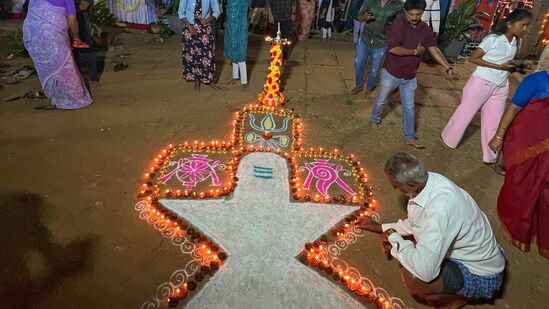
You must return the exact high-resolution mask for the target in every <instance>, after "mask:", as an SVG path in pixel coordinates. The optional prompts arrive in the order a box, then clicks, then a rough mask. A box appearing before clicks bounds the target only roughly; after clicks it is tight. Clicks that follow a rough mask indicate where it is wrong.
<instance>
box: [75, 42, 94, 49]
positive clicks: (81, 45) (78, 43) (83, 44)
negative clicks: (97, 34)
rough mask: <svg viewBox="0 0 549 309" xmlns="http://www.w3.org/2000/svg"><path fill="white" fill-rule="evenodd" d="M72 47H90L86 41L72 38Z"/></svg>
mask: <svg viewBox="0 0 549 309" xmlns="http://www.w3.org/2000/svg"><path fill="white" fill-rule="evenodd" d="M72 47H73V48H80V49H88V48H90V45H89V44H88V43H85V42H82V41H78V40H74V41H73V42H72Z"/></svg>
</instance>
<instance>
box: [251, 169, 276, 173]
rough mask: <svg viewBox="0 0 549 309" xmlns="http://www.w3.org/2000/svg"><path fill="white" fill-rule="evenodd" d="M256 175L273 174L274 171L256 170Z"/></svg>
mask: <svg viewBox="0 0 549 309" xmlns="http://www.w3.org/2000/svg"><path fill="white" fill-rule="evenodd" d="M254 173H257V174H272V173H273V172H272V171H261V170H255V169H254Z"/></svg>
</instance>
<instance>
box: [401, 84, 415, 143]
mask: <svg viewBox="0 0 549 309" xmlns="http://www.w3.org/2000/svg"><path fill="white" fill-rule="evenodd" d="M416 89H417V79H416V78H415V77H414V78H412V79H407V80H404V81H402V82H401V83H400V100H401V101H402V127H403V128H404V139H405V140H406V141H414V140H416V128H415V123H416V118H415V117H416V116H415V106H414V104H415V96H416Z"/></svg>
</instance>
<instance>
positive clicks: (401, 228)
mask: <svg viewBox="0 0 549 309" xmlns="http://www.w3.org/2000/svg"><path fill="white" fill-rule="evenodd" d="M382 228H383V231H386V230H387V229H389V228H393V229H395V230H396V231H397V232H398V233H393V234H391V235H389V241H390V242H391V244H392V248H391V254H392V255H393V256H394V257H395V258H396V259H398V260H399V261H400V263H401V264H402V266H404V267H405V268H406V269H407V270H408V271H409V272H411V273H412V274H414V275H415V276H416V277H418V278H419V279H421V280H422V281H425V282H430V281H432V280H433V279H435V278H436V277H437V276H438V274H439V272H440V265H441V263H442V260H443V259H445V258H446V259H450V260H454V261H458V262H461V263H463V264H464V265H465V266H466V267H467V268H468V269H469V271H471V273H473V274H476V275H480V276H489V275H495V274H499V273H501V272H502V271H503V269H504V268H505V258H504V257H503V255H502V254H501V252H500V251H499V248H498V244H497V242H496V238H495V237H494V234H493V233H492V228H491V227H490V223H489V222H488V218H486V215H485V214H484V213H483V212H482V211H481V210H480V208H479V207H478V205H477V204H476V203H475V201H474V200H473V198H472V197H471V196H470V195H469V194H468V193H467V192H465V191H464V190H463V189H461V188H460V187H458V186H457V185H456V184H455V183H453V182H452V181H450V180H449V179H447V178H446V177H444V176H442V175H440V174H437V173H429V179H428V180H427V184H426V186H425V188H423V190H422V191H421V192H420V193H419V194H418V195H417V196H416V197H415V198H413V199H410V200H409V201H408V219H406V220H398V222H396V223H390V224H383V225H382ZM401 235H402V236H408V235H413V237H414V238H415V240H416V242H417V243H416V244H415V245H414V243H413V242H412V241H410V240H405V239H404V238H402V236H401Z"/></svg>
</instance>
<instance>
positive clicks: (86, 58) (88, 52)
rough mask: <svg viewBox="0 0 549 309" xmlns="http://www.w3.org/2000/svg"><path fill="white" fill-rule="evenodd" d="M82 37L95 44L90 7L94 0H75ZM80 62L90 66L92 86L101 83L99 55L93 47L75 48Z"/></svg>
mask: <svg viewBox="0 0 549 309" xmlns="http://www.w3.org/2000/svg"><path fill="white" fill-rule="evenodd" d="M75 4H76V11H77V14H76V16H77V18H78V26H79V34H80V39H81V40H82V41H83V42H86V43H88V45H90V46H91V45H92V44H93V38H92V35H91V28H90V9H91V8H92V6H93V0H75ZM74 52H75V54H76V56H77V59H78V61H79V62H83V63H84V64H85V65H86V66H87V67H88V76H89V79H90V87H92V88H95V87H97V85H98V83H99V76H98V74H97V56H96V54H95V50H93V49H92V48H79V49H75V50H74Z"/></svg>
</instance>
